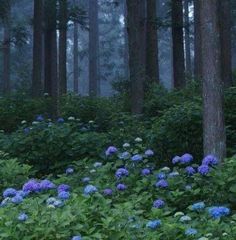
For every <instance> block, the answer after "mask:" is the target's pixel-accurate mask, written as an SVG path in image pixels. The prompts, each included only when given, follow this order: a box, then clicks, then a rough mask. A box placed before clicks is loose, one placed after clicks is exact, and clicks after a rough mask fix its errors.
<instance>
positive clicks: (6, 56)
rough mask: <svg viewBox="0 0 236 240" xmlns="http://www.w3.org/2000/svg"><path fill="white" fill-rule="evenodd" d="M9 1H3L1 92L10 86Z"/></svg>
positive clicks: (5, 91) (8, 91) (5, 92)
mask: <svg viewBox="0 0 236 240" xmlns="http://www.w3.org/2000/svg"><path fill="white" fill-rule="evenodd" d="M10 33H11V1H10V0H9V1H6V2H5V3H4V17H3V93H4V94H8V93H10V91H11V86H10V64H11V62H10V57H11V34H10Z"/></svg>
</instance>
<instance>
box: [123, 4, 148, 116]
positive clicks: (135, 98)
mask: <svg viewBox="0 0 236 240" xmlns="http://www.w3.org/2000/svg"><path fill="white" fill-rule="evenodd" d="M142 1H143V0H127V1H126V3H127V13H128V14H127V31H128V40H129V68H130V81H131V111H132V113H133V114H140V113H142V109H143V95H144V93H143V81H144V74H143V71H142V69H143V61H142V59H141V57H140V56H141V55H142V54H141V52H142V51H140V49H141V48H142V39H141V38H140V36H141V34H142V31H141V29H142V28H141V24H140V16H142V13H141V7H140V6H141V5H142Z"/></svg>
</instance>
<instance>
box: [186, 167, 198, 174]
mask: <svg viewBox="0 0 236 240" xmlns="http://www.w3.org/2000/svg"><path fill="white" fill-rule="evenodd" d="M185 172H186V173H187V174H188V175H189V176H191V175H194V174H195V173H196V171H195V169H194V168H193V167H191V166H188V167H186V168H185Z"/></svg>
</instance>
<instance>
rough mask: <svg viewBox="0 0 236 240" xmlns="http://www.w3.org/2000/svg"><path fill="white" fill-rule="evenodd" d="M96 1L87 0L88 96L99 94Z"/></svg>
mask: <svg viewBox="0 0 236 240" xmlns="http://www.w3.org/2000/svg"><path fill="white" fill-rule="evenodd" d="M98 49H99V38H98V0H89V95H90V96H97V95H98V94H99V84H100V81H99V70H98V62H99V61H98V60H99V59H98V57H99V56H98Z"/></svg>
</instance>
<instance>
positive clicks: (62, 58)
mask: <svg viewBox="0 0 236 240" xmlns="http://www.w3.org/2000/svg"><path fill="white" fill-rule="evenodd" d="M59 8H60V10H59V83H60V84H59V93H60V95H62V94H66V92H67V76H66V74H67V68H66V60H67V57H66V50H67V0H60V1H59Z"/></svg>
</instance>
